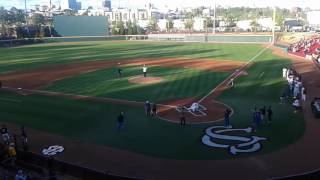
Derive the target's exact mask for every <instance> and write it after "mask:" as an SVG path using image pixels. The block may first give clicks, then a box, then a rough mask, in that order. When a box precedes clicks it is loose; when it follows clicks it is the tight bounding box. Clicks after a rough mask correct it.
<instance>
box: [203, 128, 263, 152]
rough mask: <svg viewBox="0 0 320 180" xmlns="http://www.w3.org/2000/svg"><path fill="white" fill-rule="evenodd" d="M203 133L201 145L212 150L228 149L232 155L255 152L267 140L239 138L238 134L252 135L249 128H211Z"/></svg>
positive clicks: (253, 137)
mask: <svg viewBox="0 0 320 180" xmlns="http://www.w3.org/2000/svg"><path fill="white" fill-rule="evenodd" d="M241 132H242V133H241ZM205 133H206V134H205V135H204V136H203V137H202V143H203V144H205V145H207V146H209V147H213V148H222V149H228V150H229V152H230V154H232V155H238V154H241V153H254V152H257V151H259V150H260V149H261V147H262V146H261V143H260V141H266V140H267V138H264V137H257V136H251V137H244V136H240V134H239V133H241V134H243V133H247V134H250V133H252V128H251V127H248V128H245V129H233V128H232V126H231V127H224V126H211V127H209V128H207V129H206V131H205ZM227 134H232V135H227ZM235 134H236V135H235ZM237 134H239V135H237Z"/></svg>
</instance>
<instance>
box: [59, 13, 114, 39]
mask: <svg viewBox="0 0 320 180" xmlns="http://www.w3.org/2000/svg"><path fill="white" fill-rule="evenodd" d="M53 25H54V29H55V31H56V32H57V34H58V35H60V36H63V37H65V36H108V35H109V28H108V19H107V17H106V16H54V17H53Z"/></svg>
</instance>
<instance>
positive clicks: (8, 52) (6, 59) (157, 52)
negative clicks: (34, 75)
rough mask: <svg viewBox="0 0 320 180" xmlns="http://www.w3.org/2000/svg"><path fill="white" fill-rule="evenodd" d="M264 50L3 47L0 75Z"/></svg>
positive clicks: (145, 45)
mask: <svg viewBox="0 0 320 180" xmlns="http://www.w3.org/2000/svg"><path fill="white" fill-rule="evenodd" d="M261 49H262V47H261V46H257V45H255V44H206V43H175V42H133V41H131V42H130V41H122V42H118V41H104V42H74V43H51V44H37V45H30V46H21V47H16V48H0V54H1V56H0V73H5V72H9V71H16V70H21V69H30V68H36V67H41V66H45V65H50V64H64V63H71V62H81V61H92V60H113V59H117V60H118V59H128V58H129V59H131V58H166V57H187V58H208V59H213V58H215V59H231V60H237V61H247V60H248V59H250V58H251V57H253V56H254V55H255V54H257V52H259V51H260V50H261Z"/></svg>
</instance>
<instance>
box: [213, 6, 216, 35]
mask: <svg viewBox="0 0 320 180" xmlns="http://www.w3.org/2000/svg"><path fill="white" fill-rule="evenodd" d="M213 8H214V9H213V11H214V12H213V34H215V33H216V9H217V4H216V0H214V7H213Z"/></svg>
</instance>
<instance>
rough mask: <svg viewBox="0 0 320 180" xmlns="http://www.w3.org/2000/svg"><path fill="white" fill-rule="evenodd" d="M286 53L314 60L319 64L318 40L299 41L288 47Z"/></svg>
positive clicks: (319, 48) (319, 43)
mask: <svg viewBox="0 0 320 180" xmlns="http://www.w3.org/2000/svg"><path fill="white" fill-rule="evenodd" d="M288 53H290V54H294V55H297V56H301V57H305V58H307V59H310V60H315V61H317V62H318V63H320V57H319V54H320V38H319V37H313V38H310V39H301V40H300V41H299V42H296V43H294V44H291V45H290V46H289V47H288Z"/></svg>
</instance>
